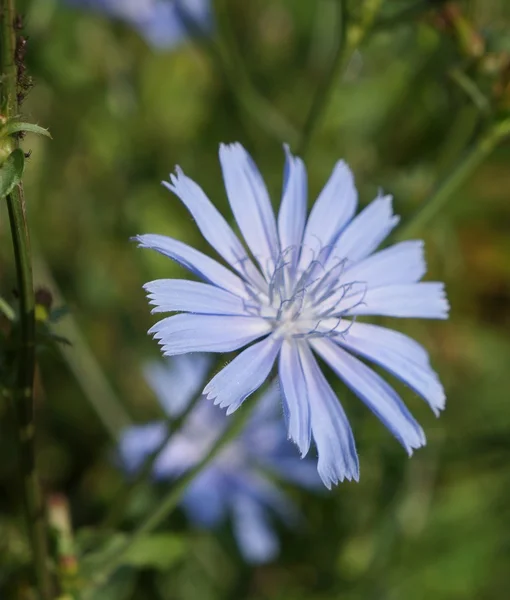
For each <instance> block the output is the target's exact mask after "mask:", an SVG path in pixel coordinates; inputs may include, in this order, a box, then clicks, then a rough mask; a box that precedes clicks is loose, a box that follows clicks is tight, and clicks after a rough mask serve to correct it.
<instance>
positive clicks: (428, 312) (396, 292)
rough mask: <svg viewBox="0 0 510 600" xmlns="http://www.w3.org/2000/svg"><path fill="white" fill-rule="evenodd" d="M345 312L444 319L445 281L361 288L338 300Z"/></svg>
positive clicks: (446, 316) (445, 303)
mask: <svg viewBox="0 0 510 600" xmlns="http://www.w3.org/2000/svg"><path fill="white" fill-rule="evenodd" d="M339 308H340V309H344V310H345V309H348V310H347V313H346V314H348V315H384V316H387V317H416V318H421V319H447V318H448V310H449V304H448V300H447V299H446V295H445V291H444V284H443V283H436V282H433V281H426V282H420V283H410V284H401V285H389V286H387V287H378V288H373V289H372V288H369V289H367V290H360V291H359V292H358V293H357V294H353V295H351V296H346V297H345V298H344V300H343V301H342V302H341V303H340V304H339Z"/></svg>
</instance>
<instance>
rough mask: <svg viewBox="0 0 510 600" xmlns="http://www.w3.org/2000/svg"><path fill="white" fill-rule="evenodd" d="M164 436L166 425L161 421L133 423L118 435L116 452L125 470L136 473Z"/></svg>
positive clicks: (165, 434)
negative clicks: (144, 423) (141, 423)
mask: <svg viewBox="0 0 510 600" xmlns="http://www.w3.org/2000/svg"><path fill="white" fill-rule="evenodd" d="M166 436H167V427H166V424H165V423H163V422H157V423H148V424H147V425H133V426H132V427H128V428H127V429H125V430H124V431H123V432H122V434H121V436H120V440H119V445H118V452H119V457H120V460H121V462H122V465H123V467H124V468H125V469H126V471H127V472H128V473H136V471H138V469H139V468H140V467H141V466H142V465H143V463H144V461H145V459H146V458H147V457H148V456H149V454H151V453H152V452H154V450H156V448H158V447H159V446H160V444H161V443H162V442H163V440H164V439H165V438H166Z"/></svg>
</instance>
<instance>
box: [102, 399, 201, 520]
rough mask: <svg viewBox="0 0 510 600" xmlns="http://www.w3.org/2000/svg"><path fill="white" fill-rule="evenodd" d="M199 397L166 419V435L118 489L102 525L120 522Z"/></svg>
mask: <svg viewBox="0 0 510 600" xmlns="http://www.w3.org/2000/svg"><path fill="white" fill-rule="evenodd" d="M200 398H201V395H199V396H196V397H195V398H193V400H192V401H191V402H190V403H189V404H188V406H187V407H186V409H185V410H184V411H183V412H182V413H181V414H180V415H179V416H178V417H177V418H176V419H167V429H168V433H167V435H166V436H165V437H164V439H163V441H162V442H161V443H160V444H159V446H158V447H157V448H156V449H155V450H154V451H153V452H151V453H150V454H149V455H148V456H147V458H146V459H145V461H144V463H143V465H142V466H141V468H140V469H139V471H138V473H137V474H136V477H135V478H134V479H133V481H131V483H130V485H129V487H128V488H127V489H125V487H124V486H122V489H121V490H120V491H119V493H118V495H117V497H116V498H115V500H114V501H113V503H112V507H111V508H110V510H109V511H108V515H107V516H106V519H105V520H104V523H103V527H104V528H105V529H106V528H113V527H115V526H116V525H117V524H118V523H119V522H120V520H121V519H122V517H123V515H124V508H125V507H126V506H128V505H129V502H130V500H131V499H132V498H133V497H134V496H135V495H136V493H137V492H138V491H139V490H141V489H142V488H143V487H144V485H145V484H146V483H147V479H148V478H149V477H150V475H151V473H152V470H153V467H154V465H155V464H156V461H157V460H158V458H159V457H160V455H161V453H162V452H163V450H164V449H165V448H166V446H167V444H168V442H169V441H170V440H171V438H172V436H173V435H175V434H176V433H178V431H179V429H180V428H181V427H182V425H183V423H185V421H186V420H187V418H188V417H189V415H190V414H191V412H192V411H193V409H194V408H195V406H196V405H197V402H198V401H199V400H200Z"/></svg>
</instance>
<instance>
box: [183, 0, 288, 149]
mask: <svg viewBox="0 0 510 600" xmlns="http://www.w3.org/2000/svg"><path fill="white" fill-rule="evenodd" d="M215 16H216V19H217V21H218V29H219V30H220V35H221V40H220V43H216V42H215V41H214V40H213V39H212V38H211V36H210V35H209V34H208V32H207V31H205V30H204V28H203V26H202V25H201V24H200V23H198V22H197V21H196V20H195V19H194V18H193V16H192V15H191V14H189V13H188V12H186V10H185V9H184V7H181V12H180V17H181V19H182V21H183V22H184V24H185V26H186V27H187V29H188V31H189V32H190V34H191V35H193V36H194V37H195V39H196V40H197V41H198V42H199V43H200V45H201V47H202V48H203V49H204V50H205V51H206V52H207V53H208V54H209V55H210V56H211V58H212V59H213V61H214V63H215V65H216V67H217V68H218V70H219V71H220V73H221V75H222V76H223V78H224V80H225V83H226V84H227V86H228V88H229V90H230V92H231V93H232V96H233V97H234V99H235V101H236V103H237V104H238V106H239V107H240V108H241V109H242V110H244V111H245V112H246V113H247V114H248V115H250V117H251V118H253V119H254V120H255V121H256V122H257V124H258V126H259V127H260V128H261V129H263V130H264V131H266V133H268V134H269V135H271V136H272V137H275V138H277V139H278V140H279V141H281V142H287V143H290V144H294V143H295V142H296V140H297V139H298V136H299V134H298V131H297V129H296V128H295V127H294V126H293V125H292V123H290V122H289V121H288V120H287V119H286V118H285V117H284V116H283V115H282V114H281V113H280V112H279V111H278V110H277V109H276V108H275V107H274V106H273V105H272V104H271V102H270V101H269V100H267V99H266V98H264V97H263V96H262V95H261V94H260V93H259V92H258V90H257V89H256V88H255V86H254V85H253V83H252V81H251V79H250V77H249V75H248V73H247V69H246V68H245V65H244V64H243V62H242V57H241V56H242V55H241V53H240V51H239V49H238V47H237V43H236V38H235V35H234V33H233V32H232V28H231V23H230V20H229V18H228V10H227V8H226V7H225V6H222V5H220V6H219V8H218V9H217V10H216V15H215Z"/></svg>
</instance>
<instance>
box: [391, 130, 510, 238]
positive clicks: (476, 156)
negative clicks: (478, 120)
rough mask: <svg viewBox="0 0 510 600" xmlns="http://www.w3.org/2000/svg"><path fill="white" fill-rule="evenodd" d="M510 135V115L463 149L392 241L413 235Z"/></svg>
mask: <svg viewBox="0 0 510 600" xmlns="http://www.w3.org/2000/svg"><path fill="white" fill-rule="evenodd" d="M508 135H510V119H506V120H505V121H501V122H498V123H496V124H495V125H493V126H492V127H490V128H489V129H488V130H487V132H486V133H485V134H484V135H482V136H480V138H479V139H478V140H477V141H476V142H475V143H474V144H473V145H472V146H471V147H470V148H468V150H467V151H466V153H465V155H464V156H463V157H462V158H461V160H460V161H459V163H458V164H457V166H456V167H455V168H454V169H453V171H452V172H451V174H450V175H449V176H448V177H446V179H445V180H444V181H443V182H442V183H440V184H439V185H438V186H437V188H436V189H435V191H434V192H433V193H432V195H431V197H430V198H429V199H428V200H427V201H426V202H425V203H424V204H423V206H422V207H421V208H420V209H418V211H417V212H416V214H415V215H414V217H411V219H410V220H409V221H408V222H407V223H406V224H405V225H404V226H403V227H402V228H401V229H400V230H399V231H398V234H397V235H396V236H395V237H394V240H395V241H400V240H405V239H407V238H409V237H412V236H414V235H416V234H417V233H418V232H419V231H420V230H422V229H423V227H424V226H425V225H426V224H427V223H428V222H429V221H430V220H431V219H432V218H433V217H435V216H436V215H437V213H438V212H440V211H441V209H442V208H443V207H444V206H445V204H446V202H447V201H448V200H449V199H450V198H451V197H452V196H453V194H454V193H455V192H456V191H457V190H458V189H459V187H460V186H461V185H462V184H463V183H464V182H465V181H466V180H467V179H468V177H469V176H470V175H471V173H472V172H473V171H474V170H475V169H476V168H477V167H478V166H479V165H480V164H481V163H482V162H483V161H484V160H485V159H486V158H487V156H488V155H489V154H490V153H491V152H492V151H493V150H494V148H495V147H496V146H497V145H498V144H499V142H501V141H502V140H503V139H504V138H505V137H507V136H508Z"/></svg>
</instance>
